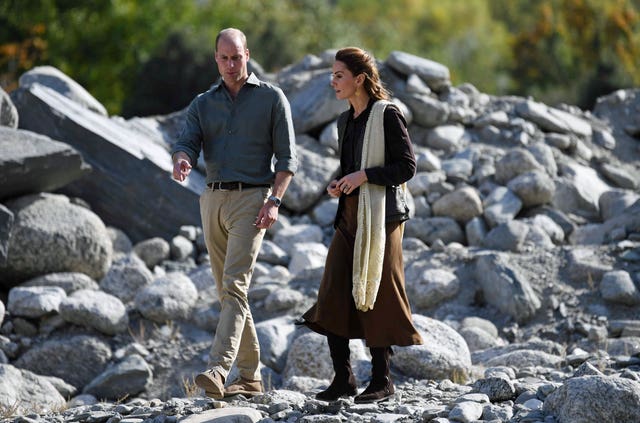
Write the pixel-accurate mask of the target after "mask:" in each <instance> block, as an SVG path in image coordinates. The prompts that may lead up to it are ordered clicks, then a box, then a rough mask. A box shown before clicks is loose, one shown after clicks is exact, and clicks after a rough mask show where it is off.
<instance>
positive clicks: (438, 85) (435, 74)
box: [386, 51, 450, 91]
mask: <svg viewBox="0 0 640 423" xmlns="http://www.w3.org/2000/svg"><path fill="white" fill-rule="evenodd" d="M386 63H387V64H388V65H389V66H390V67H391V68H393V69H395V70H396V71H398V72H400V73H402V74H404V75H411V74H416V75H418V76H419V77H420V78H421V79H422V80H423V81H424V82H426V83H427V85H428V86H429V87H430V88H431V89H433V90H434V91H440V90H441V89H442V88H444V87H446V86H448V85H449V83H450V75H449V68H447V67H446V66H444V65H442V64H440V63H437V62H434V61H432V60H429V59H424V58H421V57H418V56H414V55H412V54H409V53H405V52H402V51H392V52H391V53H390V54H389V57H388V58H387V61H386Z"/></svg>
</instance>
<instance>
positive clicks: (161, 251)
mask: <svg viewBox="0 0 640 423" xmlns="http://www.w3.org/2000/svg"><path fill="white" fill-rule="evenodd" d="M133 252H134V253H136V255H137V256H138V257H140V259H141V260H142V261H143V262H144V264H146V265H147V267H148V268H149V269H153V268H154V266H156V265H158V264H160V263H161V262H162V261H163V260H167V259H169V256H170V254H171V246H170V245H169V243H168V242H167V241H166V240H164V239H162V238H160V237H153V238H149V239H146V240H144V241H140V242H138V243H137V244H135V245H134V246H133Z"/></svg>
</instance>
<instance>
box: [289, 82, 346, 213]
mask: <svg viewBox="0 0 640 423" xmlns="http://www.w3.org/2000/svg"><path fill="white" fill-rule="evenodd" d="M327 86H328V84H327ZM296 151H297V154H298V161H299V163H301V164H303V165H302V166H300V167H299V168H298V170H297V172H296V177H295V178H293V179H292V180H291V184H289V188H288V189H287V194H286V195H285V196H284V198H283V199H282V203H283V205H284V207H286V208H288V209H290V210H293V211H294V212H303V211H306V210H307V209H309V208H310V207H312V206H313V205H314V204H315V203H316V202H317V201H318V200H319V199H320V198H321V197H322V196H323V195H324V194H325V193H326V191H325V188H326V187H327V185H329V182H330V181H331V180H332V179H333V178H335V177H336V176H337V174H338V170H339V168H340V163H339V160H338V158H337V157H336V156H335V152H334V151H333V150H331V149H329V148H327V147H324V146H322V145H321V144H320V143H319V142H318V141H316V140H315V139H314V138H311V137H310V136H308V135H297V136H296ZM304 164H308V165H304Z"/></svg>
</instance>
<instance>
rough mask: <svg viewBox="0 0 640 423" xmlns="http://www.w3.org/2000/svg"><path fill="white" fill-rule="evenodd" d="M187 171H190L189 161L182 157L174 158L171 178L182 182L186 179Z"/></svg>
mask: <svg viewBox="0 0 640 423" xmlns="http://www.w3.org/2000/svg"><path fill="white" fill-rule="evenodd" d="M189 173H191V163H189V160H187V159H185V158H183V157H178V158H176V160H175V162H174V163H173V179H175V180H176V181H180V182H182V181H184V180H185V179H187V176H189Z"/></svg>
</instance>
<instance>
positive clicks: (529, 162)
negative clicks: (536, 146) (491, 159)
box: [495, 148, 544, 185]
mask: <svg viewBox="0 0 640 423" xmlns="http://www.w3.org/2000/svg"><path fill="white" fill-rule="evenodd" d="M495 166H496V174H495V178H496V181H497V182H498V183H500V184H503V185H504V184H507V183H508V182H509V181H510V180H512V179H513V178H515V177H516V176H518V175H521V174H523V173H527V172H532V171H535V170H542V171H544V168H543V167H542V166H541V165H540V163H538V161H537V160H536V158H535V157H534V155H533V154H531V153H530V152H529V151H528V150H525V149H523V148H514V149H512V150H508V151H507V153H506V154H505V155H504V156H503V157H502V158H501V159H500V160H498V161H497V162H496V164H495Z"/></svg>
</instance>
